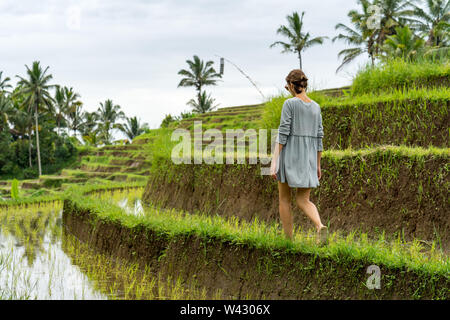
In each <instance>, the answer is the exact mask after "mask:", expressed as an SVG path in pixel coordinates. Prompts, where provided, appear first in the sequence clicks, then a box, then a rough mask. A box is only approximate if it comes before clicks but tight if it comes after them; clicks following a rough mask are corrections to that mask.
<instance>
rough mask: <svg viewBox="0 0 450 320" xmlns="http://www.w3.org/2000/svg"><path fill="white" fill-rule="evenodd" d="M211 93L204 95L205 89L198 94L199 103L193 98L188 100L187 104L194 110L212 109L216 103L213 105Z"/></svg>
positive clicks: (201, 111)
mask: <svg viewBox="0 0 450 320" xmlns="http://www.w3.org/2000/svg"><path fill="white" fill-rule="evenodd" d="M215 100H216V99H213V98H212V97H211V95H208V96H207V95H206V91H203V93H202V94H201V95H200V103H198V102H197V101H195V100H194V99H191V100H189V102H188V105H190V106H192V108H193V110H194V112H198V113H205V112H209V111H213V110H214V109H215V108H216V107H217V106H218V105H214V101H215Z"/></svg>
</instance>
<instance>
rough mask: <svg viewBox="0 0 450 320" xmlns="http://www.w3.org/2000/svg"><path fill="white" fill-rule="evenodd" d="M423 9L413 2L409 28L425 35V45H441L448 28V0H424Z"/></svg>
mask: <svg viewBox="0 0 450 320" xmlns="http://www.w3.org/2000/svg"><path fill="white" fill-rule="evenodd" d="M425 5H426V7H425V10H424V9H422V8H421V7H418V6H416V5H415V4H413V10H411V11H409V12H408V14H409V15H411V16H413V18H412V19H411V28H412V29H414V30H417V31H419V32H420V33H421V34H423V35H424V36H427V37H428V39H427V45H428V46H433V47H441V46H443V45H444V44H445V43H444V42H445V38H446V37H448V33H449V32H448V30H449V29H450V25H449V23H450V1H449V0H425Z"/></svg>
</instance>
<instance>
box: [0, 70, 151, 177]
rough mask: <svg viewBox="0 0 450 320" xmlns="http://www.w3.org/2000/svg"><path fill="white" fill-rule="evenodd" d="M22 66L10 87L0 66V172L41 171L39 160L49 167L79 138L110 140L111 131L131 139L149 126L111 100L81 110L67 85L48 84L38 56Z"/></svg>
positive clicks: (28, 173)
mask: <svg viewBox="0 0 450 320" xmlns="http://www.w3.org/2000/svg"><path fill="white" fill-rule="evenodd" d="M25 67H26V75H25V76H20V75H17V76H16V77H17V78H18V82H17V84H16V86H15V87H13V86H12V85H11V78H9V77H3V72H2V71H0V148H1V149H2V153H1V156H0V175H9V176H13V175H20V174H23V175H24V176H25V177H34V176H40V175H42V172H43V170H42V163H44V164H45V165H46V167H47V168H49V169H48V170H46V171H52V170H51V168H52V166H53V167H58V164H63V163H65V162H67V161H69V160H70V159H72V158H73V157H74V156H75V154H76V152H77V150H76V145H79V144H80V143H82V142H84V144H86V145H92V146H99V145H109V144H111V143H112V142H113V132H114V131H115V130H118V131H121V132H123V133H124V135H125V136H126V137H127V138H128V139H130V140H131V139H133V138H134V137H136V136H138V135H140V134H142V133H144V132H145V131H146V130H148V125H147V124H145V123H141V122H140V121H139V119H137V117H131V118H128V117H126V116H125V114H124V112H123V111H122V110H121V107H120V106H119V105H117V104H115V103H114V102H113V101H112V100H110V99H107V100H105V101H104V102H101V103H100V106H99V107H98V109H97V111H95V112H88V111H84V110H83V103H82V101H81V100H80V98H81V97H80V94H78V93H77V92H75V91H74V90H73V88H72V87H70V88H69V87H66V86H61V85H58V84H51V81H52V80H53V76H52V75H51V74H50V73H49V72H48V71H49V67H46V68H45V69H43V68H42V67H41V65H40V62H38V61H34V62H33V63H32V65H31V67H29V66H27V65H26V66H25ZM120 121H123V122H120ZM78 137H80V138H81V140H79V138H78ZM41 158H43V159H41ZM24 170H25V171H24Z"/></svg>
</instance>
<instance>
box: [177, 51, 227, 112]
mask: <svg viewBox="0 0 450 320" xmlns="http://www.w3.org/2000/svg"><path fill="white" fill-rule="evenodd" d="M186 63H187V64H188V65H189V69H190V70H186V69H181V70H180V71H178V74H179V75H181V76H184V77H185V78H183V79H181V81H180V83H179V84H178V87H195V89H196V90H197V101H198V103H200V100H201V93H202V88H203V87H204V86H210V85H216V84H217V81H218V80H219V79H218V78H221V77H222V76H221V75H220V74H219V73H217V72H216V70H214V68H213V67H212V65H213V64H214V62H213V61H207V62H206V63H204V62H203V60H200V58H199V57H198V56H196V55H194V59H193V60H186Z"/></svg>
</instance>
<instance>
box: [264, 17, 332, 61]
mask: <svg viewBox="0 0 450 320" xmlns="http://www.w3.org/2000/svg"><path fill="white" fill-rule="evenodd" d="M304 15H305V12H302V16H301V17H299V15H298V13H297V12H294V13H293V14H292V16H289V15H288V16H287V17H286V19H287V20H288V26H284V25H282V26H280V27H279V28H278V30H277V34H280V35H282V36H285V37H287V38H288V40H289V42H282V41H276V42H274V43H272V44H271V45H270V48H273V47H274V46H276V45H281V46H282V48H283V51H282V53H287V52H294V53H297V55H298V59H299V61H300V69H302V51H304V50H306V49H308V48H311V47H313V46H315V45H318V44H323V41H324V40H325V39H327V38H328V37H315V38H312V39H311V35H310V34H309V32H307V33H303V30H302V29H303V16H304Z"/></svg>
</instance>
